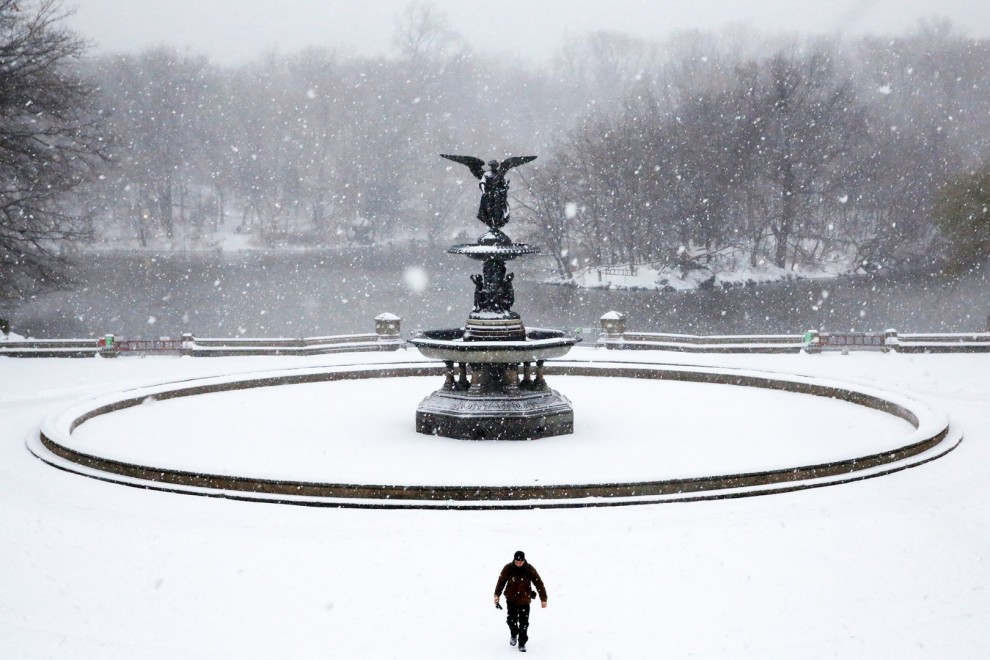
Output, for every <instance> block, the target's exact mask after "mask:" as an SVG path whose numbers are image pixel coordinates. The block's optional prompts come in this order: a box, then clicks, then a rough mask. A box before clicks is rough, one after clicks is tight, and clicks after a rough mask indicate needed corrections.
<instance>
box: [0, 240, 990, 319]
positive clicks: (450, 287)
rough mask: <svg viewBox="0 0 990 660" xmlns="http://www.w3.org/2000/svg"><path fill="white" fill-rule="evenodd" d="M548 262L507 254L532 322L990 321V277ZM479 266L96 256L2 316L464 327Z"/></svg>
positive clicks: (418, 257)
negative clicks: (733, 284) (588, 278)
mask: <svg viewBox="0 0 990 660" xmlns="http://www.w3.org/2000/svg"><path fill="white" fill-rule="evenodd" d="M545 266H546V264H543V263H541V262H540V259H539V258H531V259H520V260H518V261H515V262H511V263H510V264H509V267H510V270H514V271H515V272H516V273H517V276H516V279H515V289H516V304H515V306H514V308H513V309H515V310H516V311H518V312H519V313H520V314H521V315H522V317H523V321H524V322H525V323H526V325H527V326H529V327H557V328H570V329H575V328H595V329H597V327H598V319H599V317H600V316H601V315H602V314H604V313H605V312H607V311H610V310H616V311H620V312H623V313H625V314H626V316H627V318H628V323H627V326H628V328H629V329H630V330H640V331H654V332H672V333H685V334H701V335H703V334H798V333H802V332H804V331H805V330H808V329H811V328H815V329H820V330H831V331H839V330H857V331H876V330H883V329H886V328H895V329H897V330H898V331H900V332H929V331H930V332H975V331H984V330H986V329H987V315H988V311H990V296H988V295H987V284H988V279H990V273H988V269H987V268H983V269H980V270H977V271H974V272H972V273H969V274H967V275H966V276H964V277H961V278H955V279H953V278H947V277H944V276H921V275H898V276H887V277H881V276H862V277H845V278H838V279H831V280H813V281H809V280H792V281H787V282H779V283H772V284H762V285H759V286H747V287H737V288H732V289H724V290H709V291H694V292H679V293H663V292H657V291H615V290H584V289H576V288H573V287H560V286H551V285H545V284H541V283H540V281H541V280H542V279H543V278H545V277H547V276H548V275H550V271H549V270H548V269H547V268H546V267H545ZM478 271H480V264H479V263H477V262H473V261H470V260H468V259H466V258H464V257H462V256H456V255H448V254H446V253H445V252H444V250H443V248H438V247H416V248H411V247H404V248H401V249H398V248H396V249H374V250H372V249H357V248H355V249H349V250H343V251H335V252H244V253H233V254H210V255H205V254H196V253H189V254H175V253H170V254H147V253H111V254H106V253H89V254H83V255H80V256H79V257H78V258H77V263H76V265H75V266H74V267H73V269H72V276H73V278H74V285H73V286H72V287H71V288H69V289H66V290H63V291H56V292H50V293H45V294H41V295H38V296H35V297H33V298H31V299H29V300H26V301H24V302H22V303H18V304H16V305H14V306H12V307H8V309H7V311H6V312H4V315H5V316H6V318H8V319H9V320H10V322H11V327H12V330H13V331H14V332H17V333H19V334H23V335H26V336H33V337H38V338H69V337H94V336H99V335H103V334H106V333H113V334H115V335H117V336H119V337H132V338H138V337H142V338H149V337H162V336H169V337H177V336H179V335H180V334H182V333H183V332H192V333H193V334H194V335H196V336H199V337H232V336H245V337H312V336H320V335H329V334H349V333H360V332H371V331H373V328H374V323H373V318H374V317H375V316H377V315H378V314H380V313H382V312H391V313H393V314H397V315H398V316H400V317H401V318H402V319H403V332H404V333H406V334H408V332H411V331H413V330H415V329H427V328H445V327H459V326H461V325H463V323H464V321H465V319H466V317H467V314H468V312H469V311H470V306H471V301H472V291H473V285H472V283H471V282H470V280H469V276H470V275H471V274H472V273H474V272H478Z"/></svg>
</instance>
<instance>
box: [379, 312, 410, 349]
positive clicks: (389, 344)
mask: <svg viewBox="0 0 990 660" xmlns="http://www.w3.org/2000/svg"><path fill="white" fill-rule="evenodd" d="M375 334H377V335H378V342H379V343H380V344H384V346H382V350H391V351H394V350H396V349H398V348H399V347H401V346H402V345H403V343H404V342H403V341H402V319H401V318H399V317H398V316H396V315H395V314H389V313H388V312H385V313H383V314H379V315H378V316H376V317H375Z"/></svg>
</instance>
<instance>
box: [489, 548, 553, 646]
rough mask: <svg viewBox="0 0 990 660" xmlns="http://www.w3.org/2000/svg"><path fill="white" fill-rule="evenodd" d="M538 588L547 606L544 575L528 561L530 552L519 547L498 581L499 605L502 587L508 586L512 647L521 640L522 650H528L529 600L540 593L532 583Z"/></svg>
mask: <svg viewBox="0 0 990 660" xmlns="http://www.w3.org/2000/svg"><path fill="white" fill-rule="evenodd" d="M531 583H532V585H533V586H535V587H536V591H538V592H539V593H540V606H541V607H546V606H547V589H546V587H544V586H543V580H542V579H541V578H540V574H539V573H537V572H536V569H535V568H534V567H533V565H532V564H530V563H529V562H527V561H526V554H525V553H524V552H523V551H522V550H516V554H515V555H514V556H513V557H512V561H511V562H510V563H508V564H506V565H505V568H503V569H502V572H501V573H499V575H498V583H496V584H495V607H498V608H500V609H501V607H502V606H501V605H500V604H499V602H498V601H499V598H500V597H501V595H502V590H503V589H505V603H506V606H507V608H508V614H507V615H506V617H505V622H506V623H507V624H509V634H510V635H511V637H510V638H509V644H510V645H512V646H515V645H516V642H517V641H518V642H519V650H520V651H523V652H525V651H526V642H527V641H529V634H528V630H529V602H530V601H531V600H532V599H533V597H534V596H536V593H534V592H533V590H532V588H531V587H530V584H531Z"/></svg>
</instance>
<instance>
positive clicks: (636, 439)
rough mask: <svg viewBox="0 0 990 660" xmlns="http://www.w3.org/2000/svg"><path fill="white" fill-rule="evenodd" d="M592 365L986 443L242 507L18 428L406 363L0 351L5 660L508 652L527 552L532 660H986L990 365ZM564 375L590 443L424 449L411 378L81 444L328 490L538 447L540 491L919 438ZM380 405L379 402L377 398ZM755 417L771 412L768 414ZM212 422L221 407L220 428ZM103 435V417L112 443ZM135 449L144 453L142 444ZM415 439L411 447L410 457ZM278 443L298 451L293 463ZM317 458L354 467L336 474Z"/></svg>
mask: <svg viewBox="0 0 990 660" xmlns="http://www.w3.org/2000/svg"><path fill="white" fill-rule="evenodd" d="M573 353H574V354H576V357H582V358H595V359H608V360H628V361H643V360H649V361H654V362H657V363H671V364H685V365H699V366H700V367H704V366H706V365H708V366H717V367H719V368H737V369H744V370H758V371H772V372H778V373H789V374H799V375H803V376H804V377H807V378H811V379H816V380H838V381H843V382H848V383H854V384H857V385H858V386H862V387H868V388H879V389H883V390H886V391H893V392H899V393H902V394H903V395H905V396H910V397H912V398H915V399H918V400H921V401H924V402H928V403H930V404H931V405H932V406H934V407H936V408H940V409H943V410H945V411H946V412H947V413H948V415H949V417H950V419H951V421H952V424H953V425H956V426H958V427H959V428H961V429H962V431H963V432H964V434H965V440H964V441H963V442H962V444H961V445H960V446H959V447H958V448H957V449H955V450H954V451H952V452H950V453H949V454H947V455H945V456H944V457H942V458H940V459H938V460H936V461H932V462H930V463H927V464H924V465H921V466H919V467H916V468H913V469H910V470H905V471H902V472H897V473H895V474H891V475H888V476H884V477H880V478H875V479H867V480H863V481H858V482H853V483H848V484H843V485H838V486H832V487H827V488H816V489H811V490H806V491H801V492H794V493H787V494H776V495H768V496H763V497H752V498H742V499H727V500H718V501H707V502H695V503H678V504H662V505H645V506H630V507H611V508H587V509H566V510H514V511H416V510H356V509H330V508H310V507H295V506H281V505H274V504H259V503H245V502H237V501H230V500H224V499H215V498H204V497H190V496H184V495H177V494H170V493H165V492H159V491H149V490H143V489H138V488H127V487H124V486H121V485H117V484H111V483H105V482H102V481H99V480H96V479H87V478H84V477H81V476H79V475H75V474H70V473H66V472H63V471H60V470H56V469H53V468H52V467H50V466H48V465H45V464H44V463H42V462H41V461H39V460H37V459H36V458H34V457H33V456H32V455H31V454H30V452H29V451H28V450H27V449H26V447H25V439H26V438H28V437H29V436H31V435H32V434H34V433H36V432H37V429H38V428H39V425H40V424H41V423H42V420H44V419H45V418H46V417H48V416H49V415H52V414H56V413H58V412H59V411H61V410H65V409H66V408H67V407H69V406H70V404H72V403H73V402H74V401H76V400H79V399H84V398H91V397H100V396H108V395H109V394H110V393H112V392H117V391H121V390H124V389H128V388H138V387H145V386H151V385H154V384H156V383H162V382H169V381H178V380H186V379H194V378H205V377H213V376H216V377H221V378H230V377H232V376H233V375H237V374H241V375H244V374H249V373H254V372H258V371H266V370H281V369H292V368H300V369H309V368H322V367H325V366H330V365H335V364H347V363H354V362H362V363H363V362H372V363H374V362H381V363H386V362H389V361H390V360H395V359H397V358H396V355H395V354H361V355H360V356H356V355H347V354H338V355H333V356H313V357H281V358H277V357H229V358H211V359H194V358H166V357H162V358H151V357H150V358H145V359H140V358H121V359H117V360H105V359H99V358H94V359H75V360H69V359H12V358H0V414H2V416H3V419H4V422H5V423H4V425H3V426H2V428H0V501H2V502H3V505H2V506H0V528H2V529H3V530H4V535H3V537H2V540H0V593H2V594H3V598H2V599H0V657H4V658H18V659H33V658H52V657H58V658H92V659H97V658H99V659H100V660H104V659H113V658H134V657H140V658H151V659H154V658H175V657H183V658H217V657H236V658H275V657H278V658H283V657H284V658H310V657H354V658H438V657H443V658H494V657H502V656H503V655H504V654H505V653H509V652H513V651H512V649H510V648H509V646H508V643H507V642H508V635H507V630H506V627H505V624H504V617H503V614H504V612H498V611H496V610H495V609H494V608H493V606H492V603H491V596H490V594H491V592H492V591H493V588H494V583H495V578H496V577H497V574H498V571H499V569H500V568H501V566H502V565H504V564H505V563H506V562H507V561H509V559H510V558H511V554H512V552H513V551H515V550H517V549H523V550H525V551H526V554H527V557H528V558H529V559H530V560H531V561H532V562H533V564H534V565H535V566H537V567H538V569H539V570H540V573H541V575H542V576H543V577H544V580H545V581H546V583H547V587H548V590H549V594H550V599H549V607H548V608H547V609H545V610H543V609H536V610H534V612H533V616H532V625H531V641H530V644H529V651H530V653H531V654H532V653H536V654H537V656H538V657H544V658H605V657H613V658H641V657H650V656H654V655H663V656H665V657H692V658H726V657H732V658H761V659H762V658H788V659H792V658H796V657H799V658H826V657H829V658H831V657H860V658H898V659H900V658H931V657H947V658H949V657H951V658H981V657H984V656H985V654H986V649H987V648H988V647H990V631H988V630H987V627H986V626H985V623H984V622H985V619H986V616H987V614H988V613H990V602H988V599H987V598H986V593H987V590H988V589H990V572H988V569H987V561H988V560H987V557H988V555H990V553H988V550H990V532H988V531H987V530H988V529H990V493H988V491H987V489H986V487H985V484H986V481H987V478H988V476H990V474H988V472H990V468H988V467H987V465H988V464H990V461H988V459H990V451H988V448H987V447H988V443H990V390H988V388H987V376H986V374H987V373H990V355H987V354H940V355H897V354H880V353H852V354H849V355H840V354H823V355H806V354H797V355H741V354H738V355H685V354H679V353H665V352H659V351H658V352H651V351H630V352H621V351H602V350H595V349H591V348H577V349H575V350H574V351H573ZM550 380H551V385H552V386H554V387H555V388H556V389H559V390H560V391H561V392H563V393H564V394H566V395H568V396H569V397H570V398H571V399H572V401H573V402H574V403H575V407H576V409H577V412H576V418H577V421H576V424H577V426H578V429H577V433H576V434H575V436H573V438H572V440H574V442H573V443H572V445H573V446H571V444H568V443H567V442H566V439H559V440H558V439H544V440H540V441H536V442H532V443H458V442H455V441H445V440H442V439H435V438H426V437H424V436H416V435H415V434H412V433H410V432H409V427H411V426H412V418H413V410H412V408H410V406H414V405H415V402H416V401H417V399H418V398H419V397H422V396H425V394H426V393H427V392H428V391H429V390H431V389H433V388H435V387H436V386H438V385H439V379H422V380H421V379H418V378H405V379H397V381H396V382H393V383H387V382H386V381H374V380H368V381H348V382H332V383H319V384H316V383H314V384H312V385H300V386H284V387H280V388H261V389H257V390H253V391H243V392H240V393H239V395H238V394H232V395H229V396H228V394H227V393H222V394H215V395H206V396H203V397H191V398H186V399H184V400H183V399H177V400H169V401H157V402H154V403H151V404H149V405H148V406H146V407H141V408H138V409H131V410H129V411H121V412H117V413H113V414H111V415H106V416H104V418H103V419H102V420H100V419H94V420H91V421H90V422H87V423H86V424H83V425H82V426H80V427H79V428H78V429H77V433H79V434H80V435H79V438H78V441H79V442H85V443H91V444H94V445H96V444H98V445H99V446H100V449H101V451H112V452H126V451H139V452H141V454H140V455H141V456H143V457H149V456H154V458H155V460H175V461H180V462H181V461H186V460H195V461H197V462H199V461H204V462H209V461H213V462H215V464H216V465H217V466H219V467H223V466H224V465H227V467H228V468H231V467H232V468H236V469H241V468H244V469H252V470H269V471H271V473H273V474H274V473H278V472H279V471H285V470H293V471H296V470H309V471H311V473H313V474H316V473H317V472H319V471H320V470H326V472H319V473H320V474H331V473H332V472H330V471H331V470H343V469H345V466H343V465H336V463H337V459H338V458H341V457H342V458H341V460H344V462H345V463H346V470H347V471H351V470H353V471H355V472H356V471H359V470H366V471H367V473H366V474H365V476H368V477H382V476H384V475H385V474H387V473H389V472H391V473H398V472H400V471H401V472H402V474H403V475H407V474H408V475H409V476H411V477H414V478H420V479H424V480H425V479H432V478H436V477H437V476H438V475H440V476H443V478H445V479H447V480H450V481H452V482H457V481H468V480H470V479H471V478H475V477H479V476H485V477H486V478H489V479H492V480H493V481H498V480H501V479H503V478H505V479H509V478H510V476H508V475H507V474H506V472H504V471H505V470H508V469H509V468H508V467H507V465H509V464H511V461H503V460H502V457H500V456H499V454H500V453H506V454H508V453H514V454H516V457H517V458H518V457H524V459H525V460H522V461H521V469H522V470H523V473H521V474H518V475H511V478H514V479H519V480H524V479H526V478H530V477H532V476H533V475H534V474H539V475H540V476H541V478H542V477H543V476H544V475H551V474H553V473H554V472H555V471H558V472H559V473H560V474H579V475H580V474H589V475H590V474H595V473H598V472H597V471H598V470H599V469H600V470H601V474H605V473H607V472H608V471H612V472H613V473H614V474H626V475H635V474H645V473H647V472H650V473H651V474H660V473H661V472H662V471H669V472H670V473H674V472H677V471H687V470H695V469H713V470H714V469H718V468H724V469H731V468H732V467H734V466H735V467H742V466H744V465H745V462H746V461H754V462H759V463H760V464H764V461H766V462H767V463H772V462H773V461H784V460H795V459H796V460H802V459H804V458H806V457H809V456H812V455H821V456H829V455H835V454H842V453H844V452H846V451H849V450H851V449H856V450H857V451H859V450H861V449H862V450H864V453H865V452H866V451H869V449H870V446H869V445H870V443H874V442H879V443H883V442H886V441H887V440H889V438H890V437H892V436H897V437H901V434H903V433H905V428H904V425H902V424H901V423H900V422H898V421H897V420H896V419H894V420H892V419H891V418H888V417H885V416H879V417H875V415H874V414H873V413H871V412H870V411H868V410H864V409H860V408H856V407H853V406H850V405H849V404H844V403H841V402H835V401H828V400H819V399H817V398H814V397H805V396H802V395H795V394H786V393H778V392H764V391H762V390H760V391H747V390H740V388H734V387H728V386H703V385H698V386H697V387H690V386H687V385H684V384H678V383H668V382H657V381H643V382H623V383H620V384H618V385H610V383H609V379H603V381H604V382H602V383H595V382H593V381H590V380H589V379H582V378H579V377H553V378H551V379H550ZM617 380H623V381H624V380H625V379H617ZM392 386H395V387H392ZM424 388H425V389H426V392H424V391H422V390H423V389H424ZM613 390H614V391H613ZM619 390H621V391H622V392H623V393H625V394H628V397H629V398H630V400H629V401H625V400H623V397H619V396H617V392H618V391H619ZM692 390H694V392H692ZM249 393H250V396H248V394H249ZM372 394H375V395H380V396H381V399H380V401H382V405H383V406H385V407H386V409H385V410H380V409H375V410H372V409H369V408H368V407H366V406H367V401H368V398H369V397H370V396H371V395H372ZM228 399H229V400H228ZM753 407H759V410H762V411H766V410H768V409H769V410H772V411H773V414H764V415H763V416H762V417H760V416H756V415H752V414H747V410H748V409H752V408H753ZM276 409H281V410H282V411H283V413H284V416H282V417H277V416H276V414H277V411H276V412H273V411H275V410H276ZM286 409H291V412H293V413H295V412H297V411H298V410H300V409H301V410H305V411H307V412H305V413H304V414H301V415H296V416H289V415H288V412H289V411H287V410H286ZM215 410H219V411H225V413H227V414H225V415H224V416H223V417H222V418H221V419H219V420H216V421H212V422H209V421H208V419H209V418H208V416H207V414H208V413H210V412H212V411H215ZM130 413H133V415H132V416H131V417H130V418H128V417H127V416H126V415H127V414H130ZM266 413H268V414H266ZM321 415H325V417H324V419H323V423H322V428H323V429H324V431H325V433H324V436H323V437H324V438H325V442H324V444H323V446H322V447H321V446H320V444H319V443H318V442H315V441H312V439H311V438H310V439H309V440H300V438H304V437H306V436H311V435H312V433H314V432H318V431H319V430H320V428H321V425H320V421H321ZM764 417H765V418H764ZM809 417H810V418H812V420H813V421H812V422H809V421H808V420H809ZM656 420H660V422H661V423H662V425H663V426H664V427H665V428H669V429H671V430H672V431H673V432H674V433H672V435H673V434H675V433H683V432H684V431H685V430H687V431H693V432H694V433H695V434H696V435H697V438H698V439H697V440H696V441H694V442H692V441H690V440H685V439H683V438H678V439H677V441H676V442H672V443H671V444H669V445H667V446H659V445H657V444H656V443H651V442H646V441H645V440H647V439H649V438H651V437H655V435H654V434H653V433H652V429H653V428H655V422H656ZM98 422H100V423H104V424H105V425H106V426H105V427H104V428H102V429H101V432H100V433H96V434H92V433H91V432H92V430H93V429H95V428H97V427H96V426H94V425H96V424H97V423H98ZM195 422H202V425H197V424H195ZM159 423H161V424H167V425H172V426H173V428H181V429H185V430H187V431H188V433H189V435H188V437H186V436H185V435H184V434H181V435H183V437H181V438H180V437H178V435H180V434H173V436H172V439H173V440H174V442H176V444H175V446H173V447H171V448H169V447H163V446H162V444H163V442H164V441H165V440H166V439H167V438H168V434H167V433H166V432H165V431H163V430H162V429H156V426H157V425H158V424H159ZM402 423H404V424H405V425H406V427H405V428H404V429H399V428H398V425H399V424H402ZM203 425H205V427H206V428H203ZM87 427H89V429H87ZM238 429H240V430H241V431H243V438H244V439H245V440H246V442H245V443H244V444H242V445H241V446H240V447H234V440H232V439H231V438H230V437H229V434H230V432H231V431H234V430H238ZM245 429H248V430H245ZM647 429H650V430H649V431H647ZM637 430H638V431H639V432H638V433H637ZM907 430H908V431H909V430H910V428H909V427H908V429H907ZM104 431H105V432H104ZM210 431H212V435H209V434H208V433H207V432H210ZM765 433H766V434H770V437H762V436H763V435H764V434H765ZM87 434H90V435H87ZM885 434H888V435H887V439H884V438H883V437H882V436H884V435H885ZM128 436H129V437H131V438H132V439H134V440H135V442H136V443H137V446H136V447H128V446H127V445H128V444H129V443H127V442H125V440H126V438H127V437H128ZM796 438H800V440H801V441H800V442H798V441H796V440H795V439H796ZM830 438H831V440H830ZM860 438H862V440H860ZM788 439H789V440H790V441H788ZM416 441H420V445H421V446H419V447H417V448H416V449H415V450H413V449H410V448H409V447H408V446H406V445H408V444H409V443H413V442H416ZM548 441H549V442H548ZM214 443H216V446H211V445H214ZM863 443H866V444H863ZM131 444H133V443H131ZM280 446H281V447H283V448H284V451H285V453H287V454H289V457H285V456H281V457H280V453H281V452H279V451H278V450H277V448H278V447H280ZM231 448H234V449H239V451H236V452H234V453H233V454H231V453H230V452H226V450H227V449H231ZM746 448H749V449H750V451H746ZM324 450H325V451H326V452H328V454H327V455H333V453H334V452H340V455H339V456H335V457H334V460H332V461H326V460H324V461H322V462H321V459H320V458H319V455H320V452H321V451H324ZM225 452H226V453H227V458H228V460H229V461H230V463H229V465H228V464H226V463H224V459H223V456H222V454H223V453H225ZM475 452H477V456H479V457H480V458H479V460H477V461H475V460H474V459H475V458H476V456H472V454H474V453H475ZM393 453H394V454H393ZM541 454H542V456H541ZM420 456H421V457H422V458H419V457H420ZM293 457H294V458H293ZM410 457H412V458H410ZM265 458H268V459H271V460H270V461H269V460H262V459H265ZM371 461H377V462H378V463H380V465H377V466H370V465H369V462H371ZM403 462H404V463H405V467H406V468H407V470H408V472H407V471H403V470H401V467H402V464H403ZM651 470H658V471H659V472H651ZM338 474H343V472H338ZM547 478H548V477H547Z"/></svg>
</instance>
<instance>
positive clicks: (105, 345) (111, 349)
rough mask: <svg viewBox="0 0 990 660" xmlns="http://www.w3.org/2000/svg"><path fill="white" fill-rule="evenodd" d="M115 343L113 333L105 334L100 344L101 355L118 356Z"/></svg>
mask: <svg viewBox="0 0 990 660" xmlns="http://www.w3.org/2000/svg"><path fill="white" fill-rule="evenodd" d="M115 343H116V338H115V337H114V336H113V335H103V339H102V340H101V342H100V344H99V346H100V356H101V357H107V358H115V357H117V355H118V353H117V349H116V347H115V346H114V344H115Z"/></svg>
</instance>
